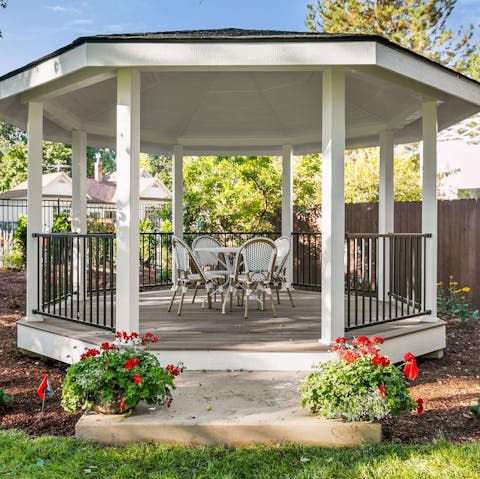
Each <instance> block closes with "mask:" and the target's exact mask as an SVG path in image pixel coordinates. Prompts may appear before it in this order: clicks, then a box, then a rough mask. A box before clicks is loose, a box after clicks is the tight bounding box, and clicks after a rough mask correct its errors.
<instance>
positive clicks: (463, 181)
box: [437, 115, 480, 200]
mask: <svg viewBox="0 0 480 479" xmlns="http://www.w3.org/2000/svg"><path fill="white" fill-rule="evenodd" d="M479 168H480V115H475V116H473V117H471V118H468V119H466V120H464V121H461V122H460V123H457V124H456V125H453V126H451V127H450V128H447V129H445V130H443V131H442V132H440V133H439V135H438V168H437V171H438V173H440V174H442V173H444V174H446V175H447V176H446V177H445V178H444V179H442V181H441V183H440V186H439V197H440V198H441V199H446V200H456V199H469V198H472V199H479V198H480V174H479V171H480V170H479Z"/></svg>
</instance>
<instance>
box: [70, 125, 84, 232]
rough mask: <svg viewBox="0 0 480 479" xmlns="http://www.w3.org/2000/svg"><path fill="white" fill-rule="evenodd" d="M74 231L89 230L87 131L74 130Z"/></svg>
mask: <svg viewBox="0 0 480 479" xmlns="http://www.w3.org/2000/svg"><path fill="white" fill-rule="evenodd" d="M72 231H73V232H74V233H86V232H87V133H86V132H85V131H80V130H73V131H72Z"/></svg>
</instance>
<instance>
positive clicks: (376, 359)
mask: <svg viewBox="0 0 480 479" xmlns="http://www.w3.org/2000/svg"><path fill="white" fill-rule="evenodd" d="M372 363H373V364H375V366H383V367H385V366H388V365H389V364H390V360H389V359H388V358H387V357H386V356H381V355H380V354H376V355H374V356H372Z"/></svg>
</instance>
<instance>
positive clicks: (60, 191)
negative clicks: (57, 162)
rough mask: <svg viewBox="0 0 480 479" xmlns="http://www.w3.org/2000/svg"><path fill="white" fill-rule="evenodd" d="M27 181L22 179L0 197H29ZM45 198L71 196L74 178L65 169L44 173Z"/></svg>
mask: <svg viewBox="0 0 480 479" xmlns="http://www.w3.org/2000/svg"><path fill="white" fill-rule="evenodd" d="M27 187H28V186H27V181H22V182H21V183H19V184H18V185H16V186H14V187H13V188H12V189H11V190H8V191H4V192H3V193H1V194H0V199H2V200H5V199H20V198H26V197H27ZM42 197H43V198H71V197H72V180H71V178H70V177H69V176H68V175H67V174H65V173H64V172H63V171H60V172H57V173H46V174H44V175H42Z"/></svg>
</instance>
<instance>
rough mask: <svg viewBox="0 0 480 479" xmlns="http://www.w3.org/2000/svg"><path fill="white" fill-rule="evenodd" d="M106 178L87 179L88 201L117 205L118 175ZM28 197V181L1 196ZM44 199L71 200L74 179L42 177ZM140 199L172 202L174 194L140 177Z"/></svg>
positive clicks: (154, 180)
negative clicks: (99, 179)
mask: <svg viewBox="0 0 480 479" xmlns="http://www.w3.org/2000/svg"><path fill="white" fill-rule="evenodd" d="M143 174H144V173H143ZM147 174H148V173H147ZM105 176H106V178H105V181H102V182H98V181H95V180H94V179H93V178H87V200H88V201H92V202H100V203H115V202H116V201H117V197H116V189H117V184H116V174H114V175H112V174H111V175H105ZM26 197H27V182H26V181H23V182H22V183H20V184H18V185H17V186H14V187H13V188H12V189H11V190H8V191H5V192H3V193H1V194H0V199H20V198H26ZM42 197H43V198H62V199H71V198H72V179H71V178H70V177H69V176H68V175H66V174H65V173H64V172H58V173H46V174H44V175H42ZM139 197H140V200H143V201H150V202H159V201H170V200H171V198H172V194H171V193H170V191H169V190H168V188H167V187H166V186H165V185H164V184H163V183H162V182H161V181H160V180H159V179H158V178H156V177H152V176H151V175H148V177H147V176H141V177H140V185H139Z"/></svg>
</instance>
